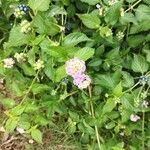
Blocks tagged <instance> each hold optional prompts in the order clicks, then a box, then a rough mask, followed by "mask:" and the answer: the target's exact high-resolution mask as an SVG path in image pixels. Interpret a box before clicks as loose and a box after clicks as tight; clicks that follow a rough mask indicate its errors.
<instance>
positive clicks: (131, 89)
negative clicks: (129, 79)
mask: <svg viewBox="0 0 150 150" xmlns="http://www.w3.org/2000/svg"><path fill="white" fill-rule="evenodd" d="M139 83H140V82H137V83H136V84H134V85H133V86H132V87H131V88H130V89H128V90H126V91H124V92H123V93H127V92H129V91H131V90H132V89H134V88H135V87H136V86H137V85H139Z"/></svg>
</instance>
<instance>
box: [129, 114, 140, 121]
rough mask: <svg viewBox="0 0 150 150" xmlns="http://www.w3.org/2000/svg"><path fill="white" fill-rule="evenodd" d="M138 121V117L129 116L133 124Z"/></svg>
mask: <svg viewBox="0 0 150 150" xmlns="http://www.w3.org/2000/svg"><path fill="white" fill-rule="evenodd" d="M139 119H140V117H139V116H138V115H135V114H131V115H130V120H131V121H133V122H137V121H138V120H139Z"/></svg>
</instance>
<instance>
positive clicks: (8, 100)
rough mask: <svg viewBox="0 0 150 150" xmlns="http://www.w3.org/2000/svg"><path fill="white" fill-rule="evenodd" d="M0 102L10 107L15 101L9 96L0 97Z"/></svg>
mask: <svg viewBox="0 0 150 150" xmlns="http://www.w3.org/2000/svg"><path fill="white" fill-rule="evenodd" d="M0 103H1V104H2V105H3V106H4V107H6V108H12V107H13V106H15V104H16V103H15V101H14V100H13V99H11V98H2V99H1V100H0Z"/></svg>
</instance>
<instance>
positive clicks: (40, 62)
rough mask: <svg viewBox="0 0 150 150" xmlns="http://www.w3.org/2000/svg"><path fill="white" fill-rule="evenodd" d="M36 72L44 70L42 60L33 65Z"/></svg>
mask: <svg viewBox="0 0 150 150" xmlns="http://www.w3.org/2000/svg"><path fill="white" fill-rule="evenodd" d="M33 66H34V69H35V70H39V69H41V68H44V62H43V61H42V60H40V59H39V60H38V61H37V62H36V63H35V64H33Z"/></svg>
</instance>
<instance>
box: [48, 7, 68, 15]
mask: <svg viewBox="0 0 150 150" xmlns="http://www.w3.org/2000/svg"><path fill="white" fill-rule="evenodd" d="M60 14H63V15H66V14H67V12H66V11H65V9H64V8H62V7H59V6H56V5H52V7H51V8H50V12H49V15H51V16H55V15H60Z"/></svg>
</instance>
